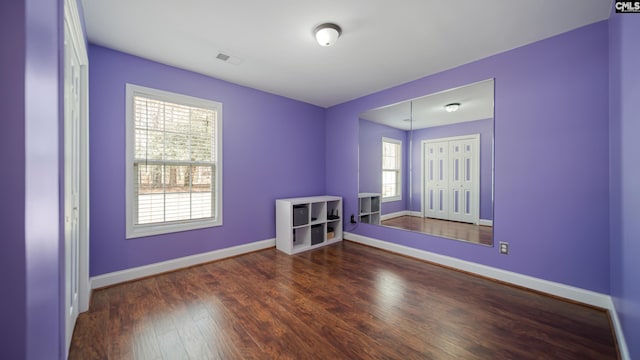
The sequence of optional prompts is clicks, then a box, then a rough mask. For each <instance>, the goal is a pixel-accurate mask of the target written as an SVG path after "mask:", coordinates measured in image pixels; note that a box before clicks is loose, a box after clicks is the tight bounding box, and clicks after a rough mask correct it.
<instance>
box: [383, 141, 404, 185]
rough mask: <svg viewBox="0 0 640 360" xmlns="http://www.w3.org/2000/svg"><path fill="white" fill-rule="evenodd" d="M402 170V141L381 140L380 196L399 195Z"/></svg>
mask: <svg viewBox="0 0 640 360" xmlns="http://www.w3.org/2000/svg"><path fill="white" fill-rule="evenodd" d="M401 170H402V143H401V142H400V141H399V140H394V139H383V140H382V197H383V198H392V197H398V198H399V197H400V195H401V194H400V192H401V179H402V176H401Z"/></svg>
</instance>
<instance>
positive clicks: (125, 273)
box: [90, 239, 276, 289]
mask: <svg viewBox="0 0 640 360" xmlns="http://www.w3.org/2000/svg"><path fill="white" fill-rule="evenodd" d="M274 246H276V239H267V240H262V241H256V242H252V243H248V244H243V245H238V246H233V247H229V248H225V249H219V250H214V251H210V252H206V253H202V254H196V255H191V256H185V257H181V258H177V259H172V260H167V261H162V262H159V263H154V264H149V265H145V266H139V267H135V268H131V269H126V270H121V271H115V272H112V273H108V274H103V275H98V276H94V277H92V278H91V280H90V281H91V288H92V289H99V288H102V287H105V286H110V285H115V284H119V283H122V282H126V281H131V280H135V279H139V278H143V277H147V276H151V275H156V274H161V273H164V272H167V271H174V270H178V269H182V268H186V267H189V266H194V265H198V264H203V263H207V262H211V261H215V260H220V259H224V258H228V257H232V256H238V255H242V254H246V253H250V252H253V251H258V250H263V249H268V248H271V247H274Z"/></svg>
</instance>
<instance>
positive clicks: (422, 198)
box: [420, 134, 482, 225]
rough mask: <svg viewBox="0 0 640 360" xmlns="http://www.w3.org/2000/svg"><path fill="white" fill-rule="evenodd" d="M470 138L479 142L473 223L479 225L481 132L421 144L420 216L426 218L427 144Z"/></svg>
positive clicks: (429, 140) (435, 139)
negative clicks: (425, 164) (475, 207)
mask: <svg viewBox="0 0 640 360" xmlns="http://www.w3.org/2000/svg"><path fill="white" fill-rule="evenodd" d="M469 139H473V140H475V141H476V142H477V145H478V146H477V150H478V151H477V152H476V157H477V159H476V160H477V162H476V163H477V164H478V166H477V167H476V171H477V179H478V181H476V183H475V185H474V189H473V190H474V191H475V192H476V194H477V195H476V197H477V201H476V206H477V209H476V216H475V217H474V222H473V224H475V225H479V223H480V180H481V179H480V175H481V174H482V172H481V171H480V148H481V143H480V134H468V135H459V136H450V137H443V138H434V139H427V140H422V144H421V146H420V170H421V171H420V191H421V194H420V216H421V217H422V218H423V219H424V218H425V217H426V216H425V210H426V209H425V206H426V204H425V196H426V194H427V189H426V182H425V180H426V179H427V174H426V171H427V169H426V168H425V166H424V161H425V152H426V150H427V144H429V143H433V142H442V141H456V140H469Z"/></svg>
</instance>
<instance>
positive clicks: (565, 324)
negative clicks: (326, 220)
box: [70, 241, 618, 360]
mask: <svg viewBox="0 0 640 360" xmlns="http://www.w3.org/2000/svg"><path fill="white" fill-rule="evenodd" d="M617 357H618V355H617V351H616V345H615V340H614V337H613V334H612V329H611V326H610V320H609V316H608V314H607V312H606V311H605V310H601V309H595V308H592V307H588V306H583V305H579V304H575V303H570V302H566V301H563V300H559V299H557V298H553V297H550V296H546V295H542V294H539V293H535V292H531V291H527V290H524V289H521V288H516V287H512V286H508V285H504V284H501V283H497V282H494V281H490V280H487V279H484V278H480V277H476V276H471V275H468V274H465V273H461V272H458V271H454V270H451V269H447V268H443V267H440V266H436V265H433V264H430V263H426V262H423V261H419V260H415V259H411V258H407V257H404V256H399V255H395V254H392V253H389V252H386V251H382V250H378V249H375V248H371V247H367V246H363V245H360V244H356V243H352V242H349V241H345V242H341V243H338V244H335V245H331V246H327V247H324V248H320V249H317V250H313V251H309V252H305V253H302V254H299V255H295V256H288V255H286V254H284V253H281V252H279V251H277V250H275V249H268V250H263V251H259V252H254V253H250V254H247V255H242V256H238V257H235V258H230V259H225V260H221V261H216V262H212V263H208V264H204V265H201V266H196V267H192V268H189V269H184V270H180V271H175V272H171V273H167V274H162V275H158V276H154V277H150V278H146V279H142V280H139V281H134V282H130V283H125V284H121V285H116V286H113V287H109V288H106V289H101V290H97V291H94V293H93V297H92V301H91V307H90V310H89V311H88V312H86V313H83V314H81V315H80V317H79V319H78V322H77V325H76V329H75V333H74V337H73V341H72V345H71V350H70V359H83V360H86V359H171V360H175V359H276V358H279V359H543V358H544V359H616V358H617Z"/></svg>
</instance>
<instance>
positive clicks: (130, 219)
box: [125, 84, 223, 239]
mask: <svg viewBox="0 0 640 360" xmlns="http://www.w3.org/2000/svg"><path fill="white" fill-rule="evenodd" d="M135 95H141V96H145V97H149V98H153V99H157V100H161V101H167V102H173V103H178V104H183V105H188V106H194V107H201V108H206V109H212V110H215V111H216V112H217V121H216V129H215V134H216V154H217V156H216V157H217V161H216V163H215V167H216V169H215V174H216V176H215V180H214V181H215V182H214V184H213V186H214V189H215V192H216V193H215V204H213V205H214V206H215V208H214V209H215V214H214V217H213V218H212V219H197V220H185V221H176V222H171V223H161V224H144V225H136V224H135V223H134V218H135V212H134V210H135V209H134V201H135V199H134V181H133V180H134V174H133V163H134V152H135V151H134V149H135V144H134V140H135V137H134V135H135V130H134V128H135V119H134V115H133V97H134V96H135ZM125 147H126V151H125V153H126V181H125V186H126V238H127V239H132V238H138V237H144V236H151V235H159V234H168V233H173V232H178V231H187V230H196V229H203V228H209V227H214V226H221V225H222V157H223V156H222V104H221V103H219V102H216V101H213V100H206V99H200V98H196V97H191V96H187V95H181V94H176V93H172V92H168V91H162V90H157V89H152V88H147V87H143V86H138V85H133V84H127V85H126V146H125Z"/></svg>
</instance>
